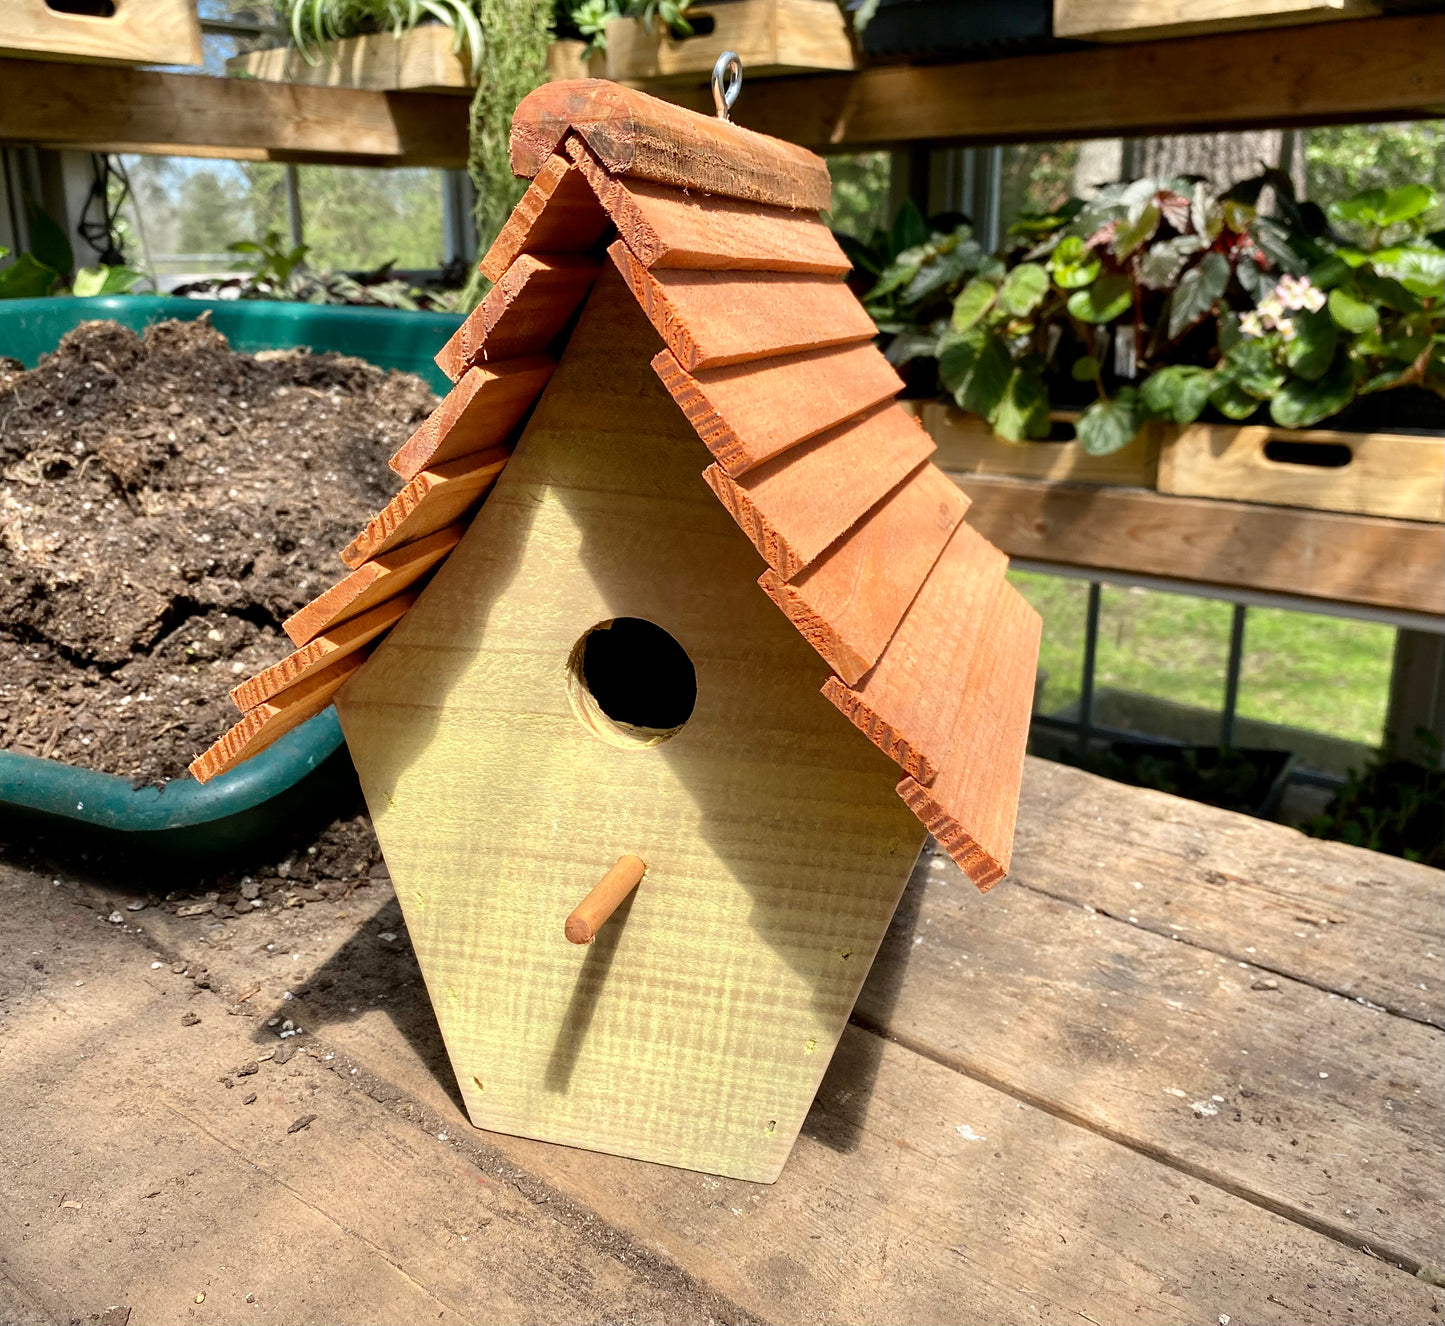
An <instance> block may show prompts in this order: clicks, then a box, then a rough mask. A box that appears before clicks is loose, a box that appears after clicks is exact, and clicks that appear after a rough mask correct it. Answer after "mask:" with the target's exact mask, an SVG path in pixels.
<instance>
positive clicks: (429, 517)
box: [341, 447, 512, 570]
mask: <svg viewBox="0 0 1445 1326" xmlns="http://www.w3.org/2000/svg"><path fill="white" fill-rule="evenodd" d="M511 454H512V453H511V452H510V451H509V450H508V449H507V448H506V447H488V448H487V449H486V450H485V451H478V452H475V453H474V454H472V455H470V456H463V457H462V458H461V459H460V460H451V461H447V463H446V464H444V465H438V466H437V467H436V468H435V469H432V470H423V471H422V472H421V473H420V474H418V475H417V476H416V478H414V479H412V480H411V482H410V483H408V484H407V486H406V487H405V488H403V489H402V490H401V492H399V493H398V494H397V495H396V496H395V497H393V498H392V499H391V501H390V502H388V503H387V504H386V505H385V506H384V507H383V508H382V509H381V510H380V511H378V512H377V513H376V515H374V516H373V517H372V518H371V520H370V521H369V522H368V523H367V526H366V528H365V529H364V530H362V531H361V533H360V534H358V535H357V536H356V537H355V538H354V539H352V541H351V542H350V543H348V544H347V545H346V547H345V548H343V549H342V550H341V560H342V561H343V562H345V563H346V565H347V566H349V567H351V568H352V569H353V570H354V569H355V568H356V567H358V566H360V565H361V564H362V563H363V562H367V561H370V560H371V559H372V558H373V557H376V556H377V555H378V554H380V553H386V552H390V551H391V550H392V549H393V548H397V547H400V546H401V545H402V544H404V543H412V542H414V541H415V540H417V539H420V538H423V537H424V536H425V535H428V534H431V533H434V532H435V531H437V530H440V529H444V528H445V527H446V526H448V525H452V524H454V523H455V522H456V521H458V520H459V519H460V518H461V517H462V516H464V515H465V514H466V513H467V511H468V509H469V508H470V507H472V506H473V505H474V504H475V503H477V502H479V501H480V500H481V499H482V496H483V495H484V494H485V493H486V491H487V490H488V489H489V488H490V487H491V486H492V484H493V483H495V482H496V479H497V475H499V474H500V473H501V472H502V471H503V470H504V469H505V468H506V465H507V461H508V460H509V459H511Z"/></svg>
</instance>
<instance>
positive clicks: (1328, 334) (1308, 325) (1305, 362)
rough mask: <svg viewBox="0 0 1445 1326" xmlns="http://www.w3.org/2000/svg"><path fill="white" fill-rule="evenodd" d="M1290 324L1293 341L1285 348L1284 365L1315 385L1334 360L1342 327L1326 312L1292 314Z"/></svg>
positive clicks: (1305, 310)
mask: <svg viewBox="0 0 1445 1326" xmlns="http://www.w3.org/2000/svg"><path fill="white" fill-rule="evenodd" d="M1336 293H1338V291H1336ZM1290 321H1291V322H1292V323H1293V324H1294V339H1293V340H1291V341H1289V342H1288V344H1287V345H1286V346H1285V352H1284V362H1285V363H1286V364H1288V365H1289V367H1290V369H1291V371H1292V372H1294V373H1295V374H1296V375H1297V376H1299V377H1302V378H1304V379H1305V380H1306V381H1309V382H1314V381H1315V380H1317V379H1318V378H1322V377H1323V376H1324V375H1325V372H1326V370H1327V369H1328V368H1329V366H1330V363H1331V362H1332V361H1333V359H1334V357H1335V345H1336V343H1337V342H1338V340H1339V336H1340V331H1339V328H1338V327H1336V326H1335V320H1334V319H1333V318H1332V317H1331V316H1330V315H1329V314H1328V313H1326V312H1325V310H1324V309H1320V310H1319V312H1317V313H1311V312H1309V310H1308V309H1301V310H1299V312H1297V313H1293V314H1291V315H1290Z"/></svg>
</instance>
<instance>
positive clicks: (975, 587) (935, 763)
mask: <svg viewBox="0 0 1445 1326" xmlns="http://www.w3.org/2000/svg"><path fill="white" fill-rule="evenodd" d="M1007 565H1008V558H1006V557H1005V556H1004V555H1003V554H1002V553H1001V552H999V550H998V549H997V548H995V547H994V546H993V545H992V544H991V543H989V542H987V541H986V540H985V539H984V538H983V537H982V536H981V535H980V534H978V533H977V531H975V530H974V529H973V527H972V526H970V525H968V524H967V523H964V524H962V525H960V526H959V527H958V528H957V529H956V530H955V531H954V532H953V537H952V538H951V539H950V540H949V541H948V545H947V547H945V548H944V550H943V552H942V553H941V554H940V555H939V558H938V561H936V562H935V563H934V564H933V568H932V570H930V571H929V573H928V578H927V579H926V580H925V581H924V582H923V587H922V588H921V589H920V590H919V591H918V597H917V598H915V599H914V600H913V602H912V604H911V605H910V606H909V609H908V611H907V612H906V613H905V614H904V617H903V620H902V621H901V622H900V623H899V625H898V629H897V630H896V631H895V632H894V633H893V638H892V639H891V640H890V641H889V642H888V648H887V649H885V650H884V651H883V657H882V658H880V659H879V660H878V663H877V666H876V667H874V668H873V670H872V671H871V672H869V673H868V675H867V676H865V677H864V678H863V679H862V680H861V681H860V682H859V683H858V684H857V686H855V687H849V686H846V685H844V683H843V682H841V681H839V679H838V678H837V677H829V678H828V680H827V681H826V682H825V683H824V685H823V694H824V695H826V696H827V697H828V699H829V700H830V701H832V703H833V704H835V705H837V707H838V709H839V710H840V711H841V712H842V713H843V715H844V716H845V717H846V718H847V719H848V721H849V722H851V723H852V724H853V725H854V726H855V727H856V728H858V730H859V731H860V732H863V733H865V734H866V735H867V737H868V739H869V740H870V741H871V742H873V744H874V745H875V746H877V747H878V749H879V750H881V751H882V752H883V753H884V754H885V755H887V756H888V758H889V759H891V760H893V761H894V762H895V763H896V764H898V765H900V766H901V767H902V769H903V771H904V772H905V773H907V774H908V775H909V776H910V777H912V778H915V779H917V780H918V782H920V783H922V784H923V785H924V786H928V785H929V784H930V783H932V782H933V780H934V779H935V778H936V777H937V776H938V771H939V768H940V767H941V766H942V764H943V759H944V755H945V754H946V753H947V751H948V745H949V742H950V741H951V740H952V738H953V724H954V717H955V715H956V714H957V713H958V707H959V702H960V701H961V700H962V699H963V695H964V690H965V686H966V684H967V682H968V675H969V668H970V664H971V662H972V660H973V656H974V653H975V651H976V650H977V649H978V648H979V646H980V643H981V640H982V637H983V634H984V633H985V632H986V631H989V630H991V629H997V626H996V624H995V622H994V618H993V617H992V615H991V613H992V609H993V604H994V600H995V599H996V597H997V594H998V588H999V586H1000V585H1002V584H1003V575H1004V570H1005V568H1006V567H1007Z"/></svg>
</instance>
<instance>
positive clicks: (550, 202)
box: [482, 152, 608, 281]
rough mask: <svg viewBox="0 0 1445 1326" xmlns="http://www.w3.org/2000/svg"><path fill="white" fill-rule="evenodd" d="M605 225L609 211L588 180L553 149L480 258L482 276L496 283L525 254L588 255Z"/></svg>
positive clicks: (606, 224)
mask: <svg viewBox="0 0 1445 1326" xmlns="http://www.w3.org/2000/svg"><path fill="white" fill-rule="evenodd" d="M607 226H608V218H607V213H606V212H604V211H603V210H602V205H601V203H599V202H598V201H597V197H596V195H595V194H594V193H593V191H592V188H591V186H590V185H589V184H588V181H587V178H586V177H585V176H584V175H583V173H582V172H581V171H579V170H578V169H577V168H576V167H575V166H572V165H570V164H569V163H568V160H567V158H566V157H565V156H563V155H562V154H561V153H560V152H558V153H553V155H552V156H550V157H548V158H547V160H546V161H544V162H543V163H542V168H541V170H539V171H538V172H537V176H536V178H535V179H534V180H533V181H532V182H531V184H529V185H528V186H527V191H526V192H525V193H524V194H523V195H522V197H521V200H520V201H519V202H518V203H517V206H516V207H515V208H513V209H512V215H511V216H509V217H508V218H507V221H506V224H505V225H504V226H503V227H502V229H501V230H500V231H499V232H498V234H497V238H496V239H494V240H493V241H492V247H491V248H489V249H488V250H487V252H486V255H485V256H484V257H483V258H482V275H483V276H485V277H486V278H487V280H489V281H500V280H501V279H502V277H503V276H504V275H505V274H506V271H507V269H508V268H509V267H510V266H511V265H512V264H513V263H514V262H516V260H517V259H518V258H519V257H521V255H522V254H524V253H532V254H548V253H586V252H587V251H588V250H589V249H591V248H592V247H593V246H594V245H595V244H596V243H597V242H598V241H599V240H600V239H601V238H602V236H603V233H604V232H605V231H606V229H607Z"/></svg>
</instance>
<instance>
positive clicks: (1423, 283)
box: [1374, 244, 1445, 299]
mask: <svg viewBox="0 0 1445 1326" xmlns="http://www.w3.org/2000/svg"><path fill="white" fill-rule="evenodd" d="M1374 262H1375V270H1376V271H1377V272H1379V273H1381V274H1382V275H1384V276H1392V277H1394V278H1395V280H1397V281H1398V282H1399V283H1400V284H1401V285H1402V286H1404V287H1405V289H1406V290H1408V291H1409V292H1410V293H1411V294H1412V295H1419V296H1420V298H1422V299H1440V298H1445V252H1442V251H1441V250H1440V249H1437V248H1435V246H1434V245H1432V244H1410V245H1405V246H1402V247H1397V248H1393V249H1381V250H1380V252H1379V253H1377V254H1375V255H1374Z"/></svg>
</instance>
